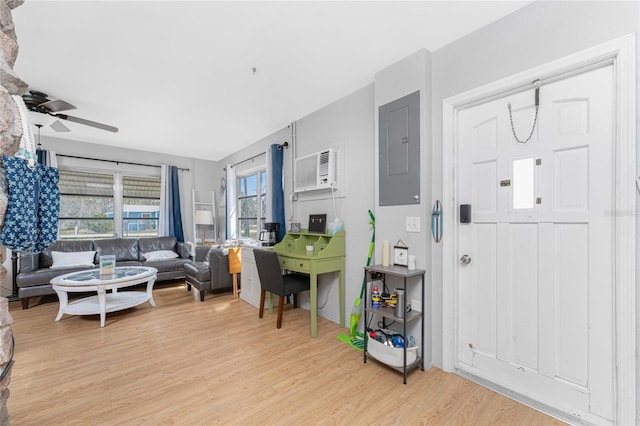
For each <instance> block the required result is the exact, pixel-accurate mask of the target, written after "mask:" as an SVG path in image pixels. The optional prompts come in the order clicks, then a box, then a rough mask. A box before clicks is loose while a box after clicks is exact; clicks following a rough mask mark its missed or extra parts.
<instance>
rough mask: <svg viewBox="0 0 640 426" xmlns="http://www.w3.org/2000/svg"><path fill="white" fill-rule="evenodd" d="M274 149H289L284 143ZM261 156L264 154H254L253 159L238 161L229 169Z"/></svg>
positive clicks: (285, 142)
mask: <svg viewBox="0 0 640 426" xmlns="http://www.w3.org/2000/svg"><path fill="white" fill-rule="evenodd" d="M276 147H277V148H278V150H281V149H286V148H288V147H289V142H287V141H284V142H283V143H281V144H276ZM261 155H265V153H264V152H261V153H260V154H256V155H254V156H253V157H249V158H245V159H244V160H241V161H238V162H237V163H233V164H232V165H231V167H235V166H237V165H240V164H242V163H246V162H247V161H251V160H255V159H256V158H258V157H260V156H261ZM224 169H225V170H226V169H227V168H226V167H225V168H224Z"/></svg>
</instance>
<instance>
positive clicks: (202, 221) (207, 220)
mask: <svg viewBox="0 0 640 426" xmlns="http://www.w3.org/2000/svg"><path fill="white" fill-rule="evenodd" d="M196 225H213V213H212V212H211V211H209V210H196Z"/></svg>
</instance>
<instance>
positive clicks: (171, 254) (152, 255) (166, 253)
mask: <svg viewBox="0 0 640 426" xmlns="http://www.w3.org/2000/svg"><path fill="white" fill-rule="evenodd" d="M142 257H143V258H144V260H146V261H153V260H167V259H175V258H176V257H178V253H176V252H175V251H173V250H157V251H151V252H149V253H142Z"/></svg>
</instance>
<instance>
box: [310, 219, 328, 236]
mask: <svg viewBox="0 0 640 426" xmlns="http://www.w3.org/2000/svg"><path fill="white" fill-rule="evenodd" d="M326 230H327V215H326V214H310V215H309V232H313V233H315V234H324V233H325V232H326Z"/></svg>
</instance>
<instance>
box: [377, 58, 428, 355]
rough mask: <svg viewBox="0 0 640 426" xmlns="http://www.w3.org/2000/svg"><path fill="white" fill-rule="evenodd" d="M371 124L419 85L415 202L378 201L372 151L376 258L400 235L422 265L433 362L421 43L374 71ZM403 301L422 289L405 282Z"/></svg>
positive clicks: (424, 60) (425, 95)
mask: <svg viewBox="0 0 640 426" xmlns="http://www.w3.org/2000/svg"><path fill="white" fill-rule="evenodd" d="M375 87H376V90H375V92H376V93H375V110H376V114H375V115H376V117H375V119H376V120H375V129H378V120H379V116H378V108H379V107H380V106H382V105H384V104H387V103H389V102H391V101H393V100H395V99H398V98H400V97H403V96H405V95H408V94H410V93H413V92H415V91H418V90H419V91H420V202H419V203H416V204H413V205H401V206H380V205H379V192H378V186H379V181H378V177H379V169H378V167H379V165H378V159H379V155H376V161H375V163H374V167H375V169H376V175H375V176H376V177H375V185H376V191H375V197H376V208H375V214H376V256H375V259H376V263H377V264H380V263H382V250H381V247H382V243H383V241H385V240H387V241H389V245H390V246H391V247H393V245H394V244H395V243H396V242H397V241H398V239H402V241H404V242H405V243H406V245H407V246H408V247H409V254H413V255H415V256H416V266H417V268H419V269H426V270H427V273H426V274H425V283H426V287H425V289H424V290H425V306H423V307H422V311H423V313H424V315H425V339H426V342H424V343H425V345H424V358H425V365H427V366H428V365H430V364H431V363H432V354H431V352H432V349H431V334H432V332H431V327H432V319H431V315H432V309H429V306H430V305H431V283H430V281H431V280H430V277H429V270H430V269H431V265H430V260H431V245H430V244H429V241H430V230H431V222H430V216H427V212H429V213H430V212H431V175H432V171H431V158H430V156H431V113H432V111H431V96H432V95H431V53H430V52H428V51H427V50H425V49H421V50H419V51H417V52H415V53H414V54H412V55H410V56H408V57H406V58H404V59H402V60H400V61H398V62H396V63H394V64H392V65H390V66H389V67H387V68H385V69H383V70H381V71H380V72H378V73H376V76H375ZM375 150H376V154H378V132H377V131H376V132H375ZM407 216H409V217H419V218H420V232H418V233H407V232H406V231H405V218H406V217H407ZM392 255H393V249H392ZM388 281H390V282H388V287H389V289H390V290H391V291H392V290H393V288H395V287H397V286H401V285H402V283H401V282H400V281H399V280H398V281H395V282H394V281H393V280H392V279H388ZM408 287H409V289H408V291H407V296H406V297H407V301H408V302H410V301H411V300H420V294H419V291H418V288H419V287H417V286H415V285H414V284H411V285H409V286H408ZM412 334H413V335H414V337H416V339H417V340H419V339H418V336H419V331H418V330H412Z"/></svg>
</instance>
